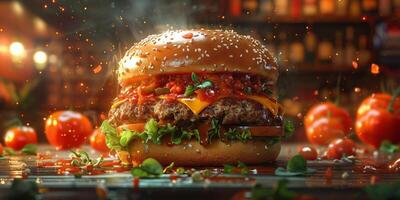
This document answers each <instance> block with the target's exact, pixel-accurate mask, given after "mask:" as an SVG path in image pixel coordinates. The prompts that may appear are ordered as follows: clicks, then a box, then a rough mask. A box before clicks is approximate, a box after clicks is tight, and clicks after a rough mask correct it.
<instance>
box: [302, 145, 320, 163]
mask: <svg viewBox="0 0 400 200" xmlns="http://www.w3.org/2000/svg"><path fill="white" fill-rule="evenodd" d="M299 154H300V155H301V156H303V157H304V158H305V159H306V160H315V159H317V157H318V153H317V150H315V148H314V147H307V146H306V147H303V148H301V149H300V151H299Z"/></svg>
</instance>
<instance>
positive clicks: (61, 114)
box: [45, 111, 93, 149]
mask: <svg viewBox="0 0 400 200" xmlns="http://www.w3.org/2000/svg"><path fill="white" fill-rule="evenodd" d="M92 131H93V128H92V124H91V123H90V121H89V119H88V118H87V117H86V116H84V115H82V114H81V113H78V112H74V111H58V112H55V113H53V114H51V115H50V116H49V117H48V119H47V121H46V126H45V133H46V137H47V140H48V141H49V143H50V144H51V145H53V146H55V147H56V148H57V149H71V148H74V147H79V146H81V145H82V144H83V143H84V142H85V140H86V139H87V138H88V137H89V136H90V134H91V133H92Z"/></svg>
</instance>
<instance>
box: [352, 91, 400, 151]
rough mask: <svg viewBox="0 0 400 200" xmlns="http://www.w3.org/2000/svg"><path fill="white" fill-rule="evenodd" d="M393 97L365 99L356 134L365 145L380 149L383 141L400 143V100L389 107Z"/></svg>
mask: <svg viewBox="0 0 400 200" xmlns="http://www.w3.org/2000/svg"><path fill="white" fill-rule="evenodd" d="M391 99H392V97H391V96H390V95H388V94H373V95H371V96H370V97H368V98H367V99H365V100H364V101H363V102H362V103H361V105H360V106H359V107H358V110H357V121H356V134H357V136H358V137H359V138H360V140H361V141H363V142H364V143H367V144H370V145H372V146H374V147H376V148H378V147H379V146H380V144H381V142H382V141H384V140H389V141H391V142H392V143H400V134H399V133H400V126H399V124H400V98H397V99H396V101H395V102H394V104H393V112H390V111H389V109H388V107H389V103H390V100H391Z"/></svg>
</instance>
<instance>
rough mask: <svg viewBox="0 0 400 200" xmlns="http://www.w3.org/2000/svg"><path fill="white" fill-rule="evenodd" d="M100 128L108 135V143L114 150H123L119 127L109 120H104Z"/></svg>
mask: <svg viewBox="0 0 400 200" xmlns="http://www.w3.org/2000/svg"><path fill="white" fill-rule="evenodd" d="M100 130H101V131H102V132H103V133H104V134H105V135H106V145H107V147H108V148H110V149H113V150H121V149H122V146H121V144H120V139H119V137H118V132H117V129H116V128H114V127H113V126H112V125H111V124H110V123H109V122H108V121H107V120H105V121H103V123H102V124H101V126H100Z"/></svg>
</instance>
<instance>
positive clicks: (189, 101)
mask: <svg viewBox="0 0 400 200" xmlns="http://www.w3.org/2000/svg"><path fill="white" fill-rule="evenodd" d="M225 97H227V96H220V97H219V98H217V99H216V100H219V99H222V98H225ZM160 98H161V99H164V98H163V97H162V96H161V97H160ZM240 98H245V99H251V100H253V101H256V102H258V103H260V104H261V105H263V106H264V108H266V109H268V110H269V111H271V113H272V114H273V115H277V114H278V113H279V109H280V107H281V106H280V105H279V104H278V103H277V102H274V101H272V100H270V99H269V98H267V97H262V96H254V95H246V96H244V97H240ZM177 101H179V102H181V103H183V104H185V105H186V106H187V107H188V108H189V109H190V110H191V111H192V112H193V113H194V114H195V115H198V114H200V112H201V111H203V110H204V109H205V108H206V107H207V106H209V105H210V104H212V103H213V102H207V101H201V100H200V99H199V98H196V97H194V98H178V99H177Z"/></svg>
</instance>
